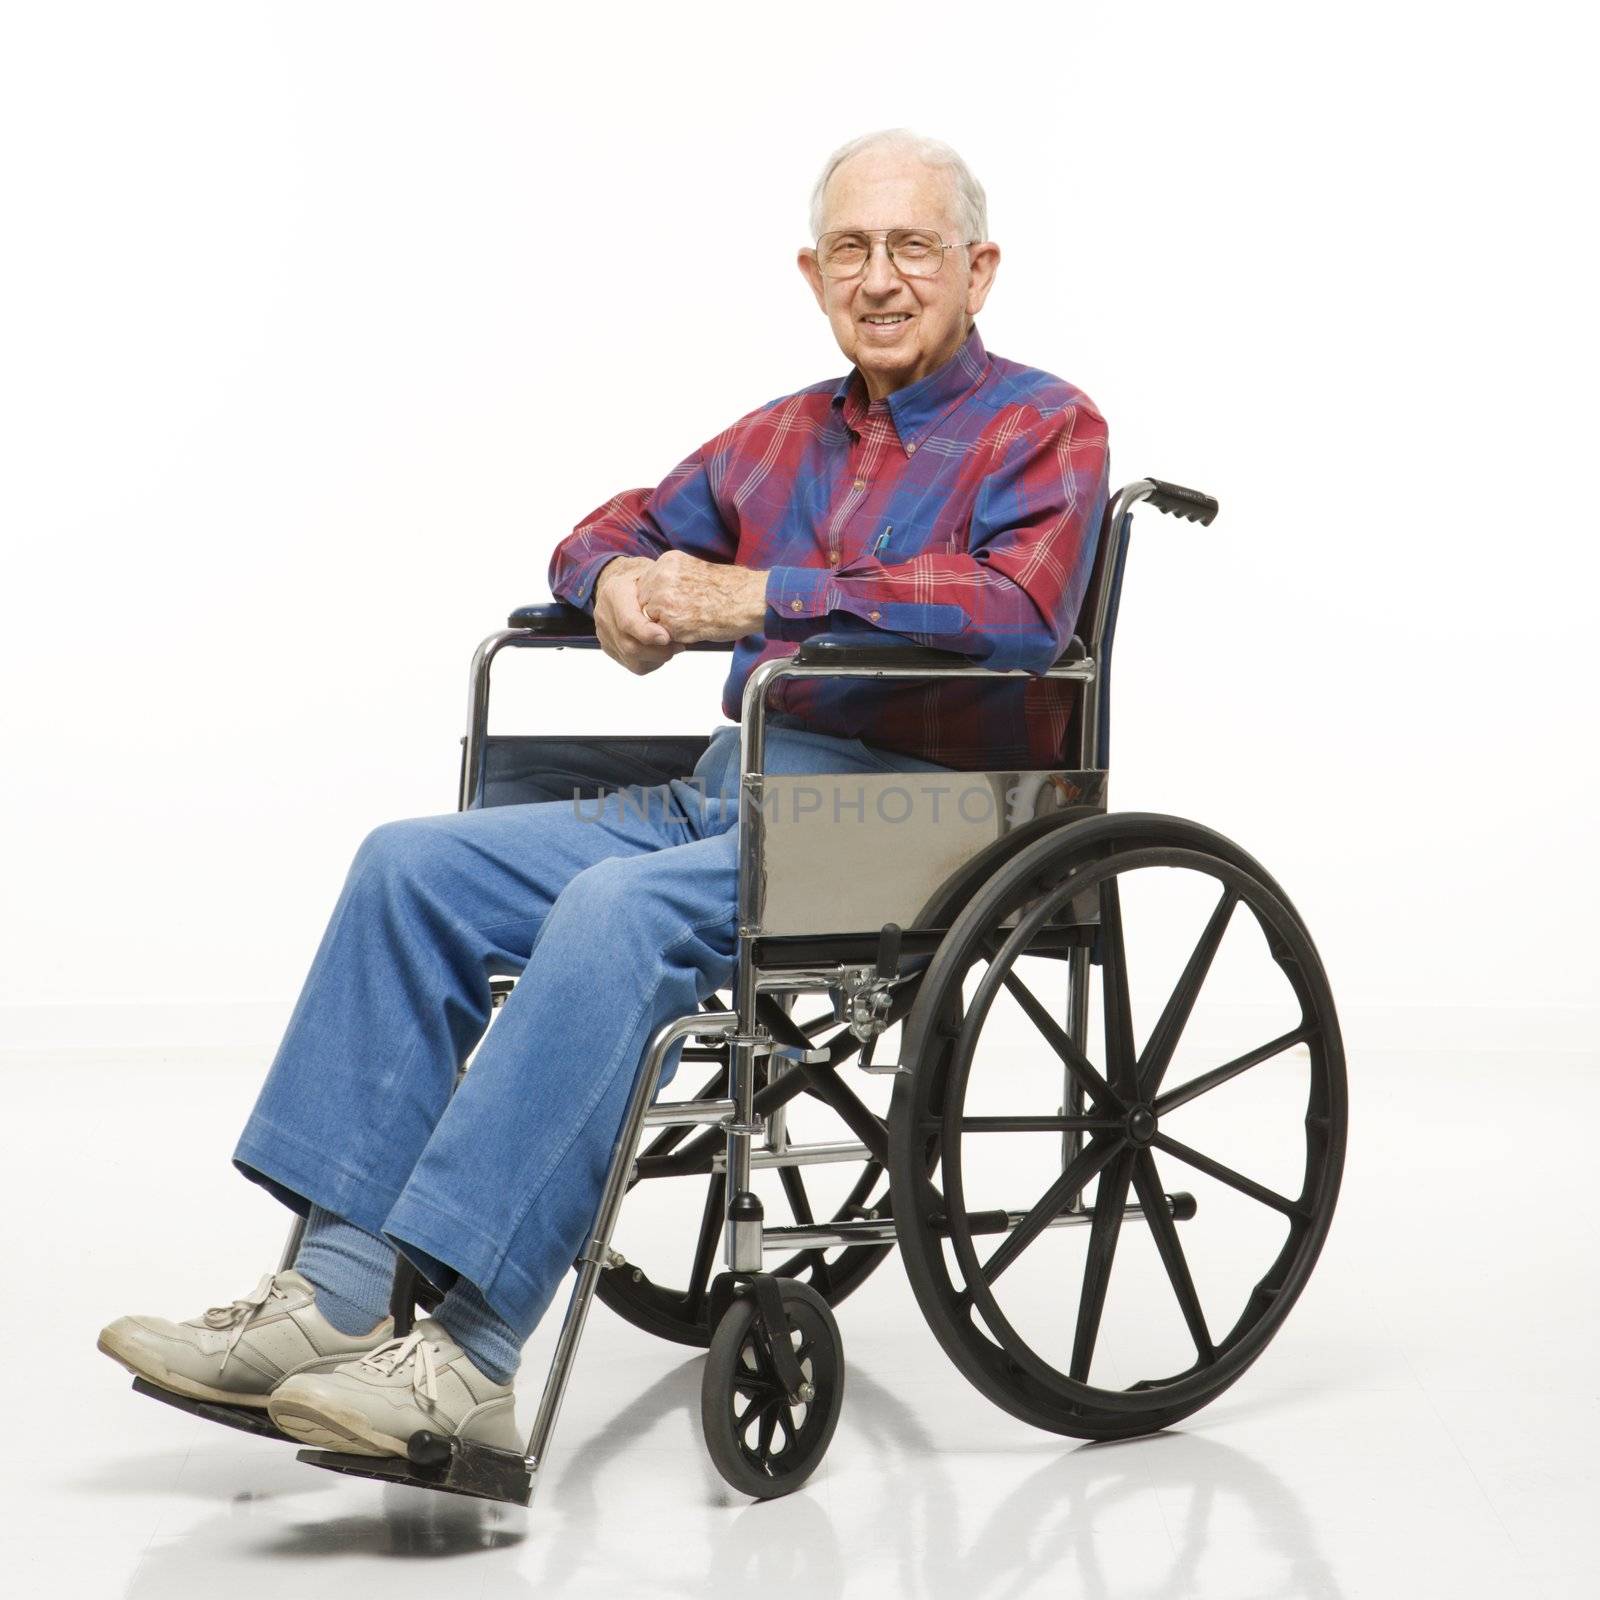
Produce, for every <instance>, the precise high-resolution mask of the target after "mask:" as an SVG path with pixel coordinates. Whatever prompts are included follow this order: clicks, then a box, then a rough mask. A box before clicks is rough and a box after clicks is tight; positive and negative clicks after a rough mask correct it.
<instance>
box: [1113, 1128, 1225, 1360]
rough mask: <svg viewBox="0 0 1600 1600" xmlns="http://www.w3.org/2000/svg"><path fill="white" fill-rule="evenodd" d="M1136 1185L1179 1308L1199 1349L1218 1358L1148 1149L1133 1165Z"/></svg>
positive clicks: (1208, 1356)
mask: <svg viewBox="0 0 1600 1600" xmlns="http://www.w3.org/2000/svg"><path fill="white" fill-rule="evenodd" d="M1133 1184H1134V1189H1135V1190H1136V1192H1137V1193H1138V1196H1139V1204H1140V1206H1141V1207H1142V1208H1143V1210H1144V1215H1145V1220H1146V1221H1147V1222H1148V1223H1149V1224H1150V1232H1151V1234H1152V1236H1153V1237H1154V1239H1155V1242H1156V1249H1157V1250H1158V1251H1159V1252H1160V1254H1161V1264H1162V1266H1164V1267H1165V1268H1166V1269H1167V1277H1168V1278H1169V1279H1171V1281H1172V1292H1173V1293H1174V1294H1175V1295H1177V1297H1178V1308H1179V1309H1180V1310H1181V1311H1182V1312H1183V1320H1184V1321H1185V1322H1186V1323H1188V1325H1189V1335H1190V1337H1191V1338H1192V1339H1193V1340H1194V1347H1195V1350H1196V1351H1197V1352H1198V1353H1199V1356H1200V1359H1201V1360H1202V1361H1204V1362H1207V1363H1209V1362H1212V1361H1215V1360H1216V1359H1217V1352H1216V1348H1215V1347H1214V1346H1213V1345H1212V1343H1211V1333H1210V1330H1209V1329H1208V1328H1207V1327H1206V1317H1205V1312H1204V1311H1202V1310H1201V1308H1200V1296H1199V1294H1198V1292H1197V1291H1196V1289H1195V1286H1194V1278H1193V1277H1192V1276H1191V1275H1190V1272H1189V1262H1188V1258H1187V1257H1186V1256H1185V1255H1184V1253H1183V1245H1182V1243H1181V1242H1180V1241H1179V1239H1178V1227H1177V1224H1176V1223H1175V1222H1174V1221H1173V1220H1172V1212H1171V1211H1170V1210H1169V1209H1168V1207H1167V1196H1166V1191H1165V1190H1164V1189H1163V1188H1162V1187H1161V1175H1160V1173H1158V1172H1157V1171H1156V1158H1155V1157H1154V1156H1153V1155H1151V1154H1150V1152H1149V1151H1148V1150H1141V1151H1140V1152H1139V1154H1138V1156H1137V1157H1136V1159H1135V1161H1134V1166H1133Z"/></svg>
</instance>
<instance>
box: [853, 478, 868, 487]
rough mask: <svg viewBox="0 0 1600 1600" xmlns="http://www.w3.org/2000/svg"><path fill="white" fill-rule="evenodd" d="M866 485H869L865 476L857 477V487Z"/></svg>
mask: <svg viewBox="0 0 1600 1600" xmlns="http://www.w3.org/2000/svg"><path fill="white" fill-rule="evenodd" d="M866 486H867V480H866V479H865V478H857V479H856V481H855V487H856V488H857V489H865V488H866Z"/></svg>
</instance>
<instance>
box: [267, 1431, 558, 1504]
mask: <svg viewBox="0 0 1600 1600" xmlns="http://www.w3.org/2000/svg"><path fill="white" fill-rule="evenodd" d="M422 1440H426V1441H429V1444H431V1446H432V1448H429V1447H428V1445H423V1446H422V1447H421V1448H419V1441H422ZM411 1450H412V1454H411V1456H409V1457H407V1456H358V1455H347V1454H345V1453H344V1452H343V1451H339V1450H302V1451H300V1453H299V1455H298V1457H297V1459H298V1460H300V1461H304V1462H306V1463H307V1464H309V1465H310V1466H313V1467H323V1468H325V1469H326V1470H327V1471H329V1472H343V1473H345V1474H347V1475H348V1476H350V1477H352V1478H375V1479H377V1480H378V1481H379V1482H381V1483H406V1484H410V1485H411V1487H412V1488H414V1489H439V1490H442V1491H443V1492H444V1493H445V1494H464V1495H470V1496H472V1497H473V1498H474V1499H476V1500H500V1501H503V1502H505V1503H507V1504H510V1505H517V1506H525V1505H527V1503H528V1502H529V1500H531V1499H532V1498H533V1474H532V1473H530V1472H529V1471H528V1463H527V1461H526V1460H525V1459H524V1458H523V1457H522V1456H520V1455H516V1454H514V1453H513V1452H512V1451H510V1450H496V1449H494V1448H493V1447H492V1446H490V1445H484V1444H471V1443H463V1442H462V1441H461V1440H459V1439H448V1440H446V1439H441V1438H439V1437H437V1436H436V1435H433V1434H417V1435H416V1436H415V1437H413V1439H412V1441H411ZM419 1458H420V1459H419Z"/></svg>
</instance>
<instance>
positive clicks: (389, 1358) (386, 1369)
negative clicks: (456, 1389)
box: [360, 1331, 439, 1406]
mask: <svg viewBox="0 0 1600 1600" xmlns="http://www.w3.org/2000/svg"><path fill="white" fill-rule="evenodd" d="M437 1348H438V1347H437V1346H436V1345H434V1344H433V1343H431V1342H430V1341H429V1340H428V1339H426V1338H425V1337H424V1336H423V1335H422V1334H421V1333H420V1332H417V1331H413V1332H411V1333H408V1334H406V1335H405V1337H404V1338H401V1339H390V1340H388V1341H387V1342H386V1343H384V1344H380V1345H379V1346H378V1347H377V1348H376V1349H375V1350H369V1351H368V1352H367V1353H366V1354H365V1355H364V1356H362V1358H361V1362H360V1364H361V1365H362V1366H363V1367H371V1368H372V1370H373V1371H374V1372H379V1373H382V1374H383V1376H384V1377H386V1378H387V1377H392V1376H393V1375H394V1374H395V1373H396V1372H398V1371H399V1370H400V1369H401V1368H402V1367H404V1366H406V1365H408V1364H409V1365H410V1368H411V1392H412V1393H413V1394H420V1395H422V1396H423V1397H424V1398H425V1399H426V1400H427V1401H428V1403H429V1405H435V1406H436V1405H438V1403H439V1365H438V1361H437V1359H436V1355H435V1352H436V1350H437Z"/></svg>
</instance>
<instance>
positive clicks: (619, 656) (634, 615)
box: [594, 556, 683, 677]
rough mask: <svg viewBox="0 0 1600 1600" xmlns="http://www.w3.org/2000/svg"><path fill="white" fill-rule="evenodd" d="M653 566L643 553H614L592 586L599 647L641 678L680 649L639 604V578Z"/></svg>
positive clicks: (595, 627) (668, 659) (679, 645)
mask: <svg viewBox="0 0 1600 1600" xmlns="http://www.w3.org/2000/svg"><path fill="white" fill-rule="evenodd" d="M653 566H655V562H653V561H651V560H649V559H648V558H647V557H645V556H617V557H616V558H615V559H613V560H611V561H608V562H606V564H605V566H603V567H602V568H601V569H600V576H599V578H598V579H597V580H596V582H595V586H594V631H595V635H596V636H597V637H598V639H599V640H600V648H601V649H602V650H604V651H605V653H606V654H607V655H608V656H610V657H611V659H612V660H613V661H620V662H621V663H622V665H623V666H625V667H626V668H627V669H628V671H629V672H634V673H637V674H638V675H639V676H640V677H643V676H644V674H645V673H647V672H654V671H655V670H656V668H657V667H659V666H662V665H664V664H665V663H666V662H668V661H670V660H671V659H672V657H673V656H675V655H677V654H678V653H679V651H681V650H682V649H683V646H682V644H678V643H674V641H673V639H672V636H671V635H670V634H669V633H668V632H667V630H666V629H665V628H664V627H662V626H661V624H660V623H659V622H652V621H651V620H650V618H649V617H647V616H646V615H645V614H644V612H643V611H642V610H641V609H640V607H639V593H638V590H639V577H640V575H641V574H642V573H644V572H648V571H649V570H650V568H652V567H653Z"/></svg>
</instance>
